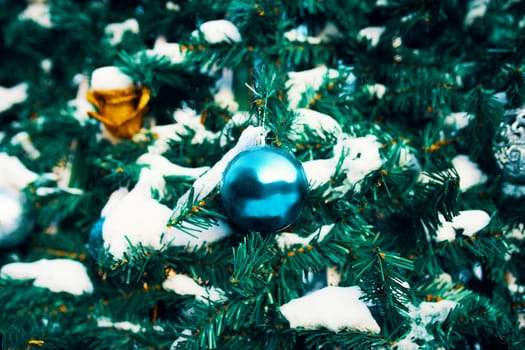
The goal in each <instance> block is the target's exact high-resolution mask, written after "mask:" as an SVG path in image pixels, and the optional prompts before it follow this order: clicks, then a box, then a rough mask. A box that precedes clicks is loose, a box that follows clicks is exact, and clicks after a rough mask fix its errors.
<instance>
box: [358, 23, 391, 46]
mask: <svg viewBox="0 0 525 350" xmlns="http://www.w3.org/2000/svg"><path fill="white" fill-rule="evenodd" d="M385 29H386V28H385V27H366V28H363V29H361V30H360V31H359V33H358V34H357V38H358V39H366V40H368V41H370V45H372V46H377V44H378V43H379V38H381V35H382V34H383V32H384V31H385Z"/></svg>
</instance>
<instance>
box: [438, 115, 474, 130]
mask: <svg viewBox="0 0 525 350" xmlns="http://www.w3.org/2000/svg"><path fill="white" fill-rule="evenodd" d="M472 119H474V115H472V114H470V113H467V112H456V113H451V114H449V115H447V116H446V117H445V120H444V122H445V125H448V126H450V127H452V128H454V130H456V131H457V130H461V129H463V128H465V127H467V126H468V125H469V124H470V122H471V121H472Z"/></svg>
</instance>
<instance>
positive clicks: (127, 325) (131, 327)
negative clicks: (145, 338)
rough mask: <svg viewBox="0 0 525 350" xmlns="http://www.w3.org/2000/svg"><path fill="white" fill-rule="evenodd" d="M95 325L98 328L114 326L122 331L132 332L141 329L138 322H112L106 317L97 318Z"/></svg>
mask: <svg viewBox="0 0 525 350" xmlns="http://www.w3.org/2000/svg"><path fill="white" fill-rule="evenodd" d="M97 326H98V327H100V328H115V329H119V330H122V331H130V332H132V333H138V332H140V331H142V327H140V326H139V325H138V324H134V323H131V322H128V321H121V322H113V321H112V320H111V319H110V318H108V317H99V318H97Z"/></svg>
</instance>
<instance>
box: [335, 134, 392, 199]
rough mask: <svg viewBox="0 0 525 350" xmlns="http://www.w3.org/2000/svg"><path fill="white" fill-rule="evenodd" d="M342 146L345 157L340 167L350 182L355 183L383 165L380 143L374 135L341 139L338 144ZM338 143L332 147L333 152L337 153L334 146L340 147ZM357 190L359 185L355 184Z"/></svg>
mask: <svg viewBox="0 0 525 350" xmlns="http://www.w3.org/2000/svg"><path fill="white" fill-rule="evenodd" d="M340 146H342V147H343V152H345V154H346V157H345V158H344V161H343V164H342V169H344V170H345V171H346V178H347V180H348V182H350V183H351V184H354V185H355V184H357V183H358V182H359V181H361V180H362V179H364V177H365V176H366V175H368V174H369V173H371V172H372V171H374V170H377V169H379V168H380V167H381V166H382V165H383V161H382V159H381V155H380V154H379V150H380V149H381V148H382V144H381V143H380V142H379V141H378V140H377V138H376V137H375V136H374V135H367V136H363V137H349V138H347V139H345V140H343V142H342V144H341V145H340ZM340 146H339V144H337V145H336V147H334V153H335V154H338V153H339V152H337V151H336V149H335V148H339V147H340ZM356 187H357V189H356V190H359V188H360V187H359V186H356Z"/></svg>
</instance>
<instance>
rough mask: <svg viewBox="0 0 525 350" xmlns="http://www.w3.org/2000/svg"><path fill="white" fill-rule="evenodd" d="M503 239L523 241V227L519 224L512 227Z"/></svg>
mask: <svg viewBox="0 0 525 350" xmlns="http://www.w3.org/2000/svg"><path fill="white" fill-rule="evenodd" d="M505 237H507V238H513V239H517V240H520V241H522V240H524V239H525V225H523V224H522V223H520V224H519V225H518V226H517V227H514V228H513V229H511V230H509V231H507V233H506V235H505Z"/></svg>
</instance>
